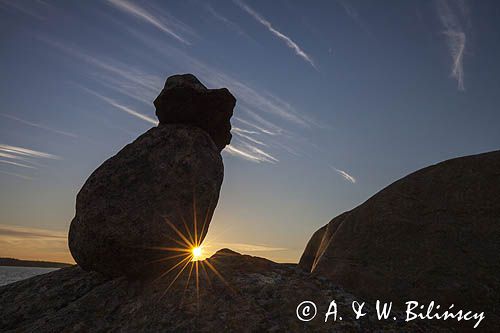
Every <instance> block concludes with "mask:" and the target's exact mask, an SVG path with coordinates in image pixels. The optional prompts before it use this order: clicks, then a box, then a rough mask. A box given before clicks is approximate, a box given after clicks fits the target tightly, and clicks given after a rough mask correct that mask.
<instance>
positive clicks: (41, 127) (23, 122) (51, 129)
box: [0, 112, 78, 139]
mask: <svg viewBox="0 0 500 333" xmlns="http://www.w3.org/2000/svg"><path fill="white" fill-rule="evenodd" d="M0 116H2V117H5V118H8V119H11V120H14V121H17V122H19V123H21V124H24V125H28V126H31V127H36V128H39V129H42V130H45V131H48V132H52V133H55V134H61V135H64V136H67V137H70V138H75V139H76V138H78V136H77V135H76V134H73V133H70V132H66V131H61V130H57V129H54V128H51V127H48V126H45V125H42V124H39V123H35V122H32V121H28V120H25V119H21V118H19V117H16V116H13V115H11V114H8V113H3V112H0Z"/></svg>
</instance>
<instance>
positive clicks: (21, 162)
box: [0, 144, 62, 180]
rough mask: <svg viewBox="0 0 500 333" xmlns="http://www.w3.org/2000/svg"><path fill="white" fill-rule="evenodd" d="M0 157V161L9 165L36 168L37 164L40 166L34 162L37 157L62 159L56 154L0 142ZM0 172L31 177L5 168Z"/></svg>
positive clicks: (20, 176)
mask: <svg viewBox="0 0 500 333" xmlns="http://www.w3.org/2000/svg"><path fill="white" fill-rule="evenodd" d="M0 157H2V158H3V159H1V160H0V163H2V164H4V165H8V166H11V167H17V168H23V169H37V166H42V165H40V164H39V163H37V162H35V160H37V159H52V160H60V159H62V158H61V157H59V156H57V155H53V154H49V153H45V152H42V151H38V150H34V149H29V148H25V147H19V146H12V145H6V144H0ZM0 172H1V173H3V174H5V175H9V176H14V177H17V178H23V179H26V180H31V179H32V178H31V177H29V176H25V175H23V174H20V173H18V172H11V171H5V170H0Z"/></svg>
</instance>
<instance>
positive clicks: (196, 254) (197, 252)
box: [191, 246, 203, 261]
mask: <svg viewBox="0 0 500 333" xmlns="http://www.w3.org/2000/svg"><path fill="white" fill-rule="evenodd" d="M202 254H203V249H202V248H201V246H196V247H193V248H192V249H191V255H192V257H193V258H192V261H196V260H200V259H201V256H202Z"/></svg>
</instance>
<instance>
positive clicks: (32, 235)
mask: <svg viewBox="0 0 500 333" xmlns="http://www.w3.org/2000/svg"><path fill="white" fill-rule="evenodd" d="M0 172H2V171H0ZM22 177H23V176H22ZM23 178H24V177H23ZM67 242H68V238H67V232H66V231H59V230H47V229H41V228H30V227H19V226H12V225H6V224H0V253H2V256H5V257H12V258H20V259H30V260H51V261H62V262H74V261H73V259H72V258H71V255H70V253H69V250H68V246H67Z"/></svg>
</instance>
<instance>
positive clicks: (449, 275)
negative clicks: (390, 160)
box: [299, 151, 500, 319]
mask: <svg viewBox="0 0 500 333" xmlns="http://www.w3.org/2000/svg"><path fill="white" fill-rule="evenodd" d="M299 266H300V267H302V268H303V269H305V270H308V271H310V272H312V273H313V274H317V275H320V276H324V277H327V278H329V279H330V280H332V281H333V282H335V283H337V284H338V285H340V286H342V287H344V288H345V289H347V290H350V291H352V292H354V293H355V294H357V295H360V296H363V297H365V298H367V299H373V300H375V299H380V300H386V301H391V300H392V301H396V302H399V303H400V304H401V302H405V301H410V300H416V301H419V302H430V301H432V300H434V301H436V302H438V303H440V304H441V307H442V309H441V310H442V311H444V310H446V309H448V307H449V306H450V305H451V304H455V309H460V308H459V307H458V306H462V308H463V309H467V308H468V309H470V310H476V311H486V312H487V313H486V315H488V312H489V314H490V319H491V318H492V317H491V316H498V313H499V311H498V310H499V304H500V151H494V152H489V153H484V154H479V155H473V156H466V157H461V158H455V159H451V160H448V161H444V162H442V163H439V164H436V165H432V166H429V167H427V168H424V169H421V170H419V171H416V172H414V173H412V174H410V175H408V176H406V177H404V178H402V179H400V180H398V181H396V182H395V183H393V184H391V185H389V186H388V187H386V188H385V189H383V190H381V191H380V192H379V193H377V194H375V195H374V196H373V197H371V198H370V199H368V200H367V201H366V202H364V203H363V204H361V205H360V206H358V207H357V208H355V209H353V210H351V211H349V212H347V213H344V214H342V215H340V216H338V217H337V218H334V219H333V220H332V221H331V222H330V223H329V224H328V225H326V226H325V227H323V228H321V229H320V230H318V231H317V232H316V233H315V235H314V236H313V237H312V238H311V240H310V241H309V244H308V245H307V247H306V251H305V252H304V254H303V255H302V258H301V260H300V263H299ZM403 305H404V303H403ZM445 305H446V308H443V307H444V306H445ZM495 309H496V310H495ZM422 311H423V312H424V313H425V310H422ZM495 312H496V314H495Z"/></svg>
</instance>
